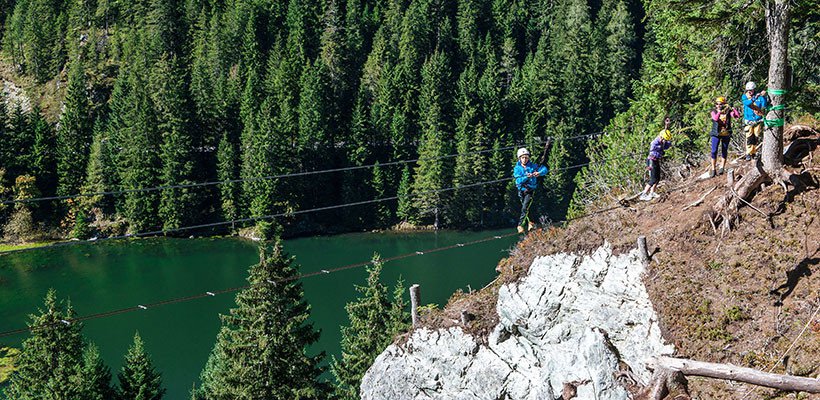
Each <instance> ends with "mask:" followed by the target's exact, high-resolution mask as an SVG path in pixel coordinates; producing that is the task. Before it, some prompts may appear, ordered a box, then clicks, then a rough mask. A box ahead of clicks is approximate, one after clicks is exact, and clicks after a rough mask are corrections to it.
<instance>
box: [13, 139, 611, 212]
mask: <svg viewBox="0 0 820 400" xmlns="http://www.w3.org/2000/svg"><path fill="white" fill-rule="evenodd" d="M604 133H605V132H604V131H601V132H596V133H588V134H584V135H576V136H570V137H566V138H555V139H554V140H560V141H570V140H578V139H587V138H594V137H597V136H600V135H602V134H604ZM547 140H548V139H547ZM545 142H546V140H542V141H538V142H536V143H535V144H543V143H545ZM522 145H523V143H516V144H513V145H510V146H505V147H499V148H493V149H484V150H475V151H470V152H465V153H456V154H446V155H442V156H436V157H428V158H414V159H408V160H400V161H390V162H386V163H383V164H381V163H378V164H368V165H356V166H350V167H341V168H331V169H323V170H316V171H305V172H293V173H288V174H279V175H268V176H260V177H254V178H243V179H228V180H224V181H208V182H199V183H186V184H178V185H166V186H153V187H147V188H139V189H122V190H110V191H100V192H90V193H77V194H70V195H63V196H48V197H35V198H30V199H12V200H4V201H2V202H0V204H16V203H35V202H41V201H51V200H67V199H74V198H79V197H94V196H109V195H118V194H126V193H145V192H155V191H162V190H169V189H188V188H194V187H205V186H215V185H225V184H231V183H242V182H256V181H262V180H271V179H284V178H292V177H300V176H310V175H319V174H328V173H333V172H345V171H355V170H361V169H369V168H375V167H387V166H394V165H402V164H413V163H418V162H426V161H436V160H444V159H448V158H456V157H464V156H469V155H475V154H483V153H491V152H498V151H503V150H510V149H514V148H516V147H519V146H522Z"/></svg>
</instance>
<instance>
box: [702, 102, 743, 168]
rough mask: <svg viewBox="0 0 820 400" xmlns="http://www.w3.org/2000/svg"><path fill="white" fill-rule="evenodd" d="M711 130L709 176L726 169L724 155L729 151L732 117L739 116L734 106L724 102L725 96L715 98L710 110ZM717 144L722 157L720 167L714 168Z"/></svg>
mask: <svg viewBox="0 0 820 400" xmlns="http://www.w3.org/2000/svg"><path fill="white" fill-rule="evenodd" d="M711 116H712V130H711V132H710V133H709V135H710V136H711V138H712V154H711V156H712V169H711V170H710V171H709V177H710V178H711V177H713V176H715V175H716V174H717V175H720V174H722V173H723V171H724V170H725V169H726V156H727V155H728V153H729V140H731V138H732V119H736V118H740V112H739V111H737V109H735V108H734V107H732V106H730V105H728V104H726V98H725V97H722V96H721V97H718V98H717V99H715V109H714V110H712V112H711ZM718 146H720V155H721V157H722V158H723V160H722V161H721V164H720V169H719V170H715V166H716V164H717V154H718Z"/></svg>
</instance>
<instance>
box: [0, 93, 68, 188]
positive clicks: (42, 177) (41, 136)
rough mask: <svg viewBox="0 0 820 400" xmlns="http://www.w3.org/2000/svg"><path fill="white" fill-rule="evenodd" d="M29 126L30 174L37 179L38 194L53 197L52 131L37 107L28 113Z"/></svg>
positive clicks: (53, 147)
mask: <svg viewBox="0 0 820 400" xmlns="http://www.w3.org/2000/svg"><path fill="white" fill-rule="evenodd" d="M0 120H2V116H0ZM29 125H30V126H31V130H32V132H33V134H34V145H33V147H32V151H31V158H30V160H31V169H32V173H33V174H34V176H36V177H37V187H38V188H39V189H40V193H41V194H43V195H44V196H53V195H54V194H55V189H56V186H57V173H56V172H57V160H56V157H55V152H56V143H55V142H56V138H55V137H54V130H53V129H52V127H51V125H50V124H49V123H48V122H47V121H46V120H45V118H43V115H42V111H41V110H40V107H39V106H37V105H35V106H33V107H32V108H31V111H30V112H29ZM0 129H2V128H0Z"/></svg>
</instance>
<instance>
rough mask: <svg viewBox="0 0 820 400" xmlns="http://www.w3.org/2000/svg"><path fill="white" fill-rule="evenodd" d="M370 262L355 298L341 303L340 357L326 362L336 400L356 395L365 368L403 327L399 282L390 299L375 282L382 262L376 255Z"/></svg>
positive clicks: (405, 316)
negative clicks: (343, 321)
mask: <svg viewBox="0 0 820 400" xmlns="http://www.w3.org/2000/svg"><path fill="white" fill-rule="evenodd" d="M371 265H372V266H370V267H368V269H367V272H368V277H367V284H366V285H364V286H359V285H356V291H357V292H358V293H359V296H358V298H357V299H356V300H354V301H352V302H350V303H347V304H346V305H345V311H347V315H348V318H349V319H350V324H349V325H348V326H343V327H342V342H341V348H342V358H341V359H337V358H336V357H334V358H333V362H332V363H331V365H330V369H331V372H332V373H333V376H334V377H336V381H337V385H336V396H337V398H338V399H340V400H356V399H359V398H360V395H359V386H360V385H361V380H362V376H364V373H365V372H366V371H367V368H369V367H370V365H372V364H373V361H374V360H375V359H376V357H377V356H378V355H379V354H380V353H381V352H382V351H384V349H385V347H387V346H388V345H389V344H390V343H391V342H392V341H393V339H394V338H395V336H396V335H398V334H399V333H401V332H402V331H404V330H405V329H406V328H407V319H408V313H407V311H406V310H405V304H404V300H403V294H404V293H403V292H404V284H403V282H402V281H399V282H397V283H396V286H395V289H394V291H393V296H392V298H391V296H390V294H389V289H388V287H387V286H385V285H384V284H382V283H381V282H380V281H379V279H380V277H381V271H382V263H381V261H380V259H379V256H378V255H376V256H374V257H373V263H372V264H371Z"/></svg>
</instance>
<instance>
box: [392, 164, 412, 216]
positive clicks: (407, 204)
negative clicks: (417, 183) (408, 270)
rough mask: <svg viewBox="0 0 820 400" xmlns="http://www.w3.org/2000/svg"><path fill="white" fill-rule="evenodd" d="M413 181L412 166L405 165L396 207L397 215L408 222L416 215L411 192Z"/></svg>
mask: <svg viewBox="0 0 820 400" xmlns="http://www.w3.org/2000/svg"><path fill="white" fill-rule="evenodd" d="M412 185H413V181H412V178H411V173H410V167H409V166H407V164H405V165H404V169H403V170H402V172H401V180H399V185H398V192H397V193H396V196H397V197H398V198H399V199H398V203H399V204H398V206H397V208H396V216H397V217H399V218H400V219H401V220H402V221H403V222H408V221H409V220H410V218H411V217H412V216H414V215H415V213H414V208H413V203H414V202H413V197H412V196H411V194H410V191H411V190H412Z"/></svg>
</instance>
